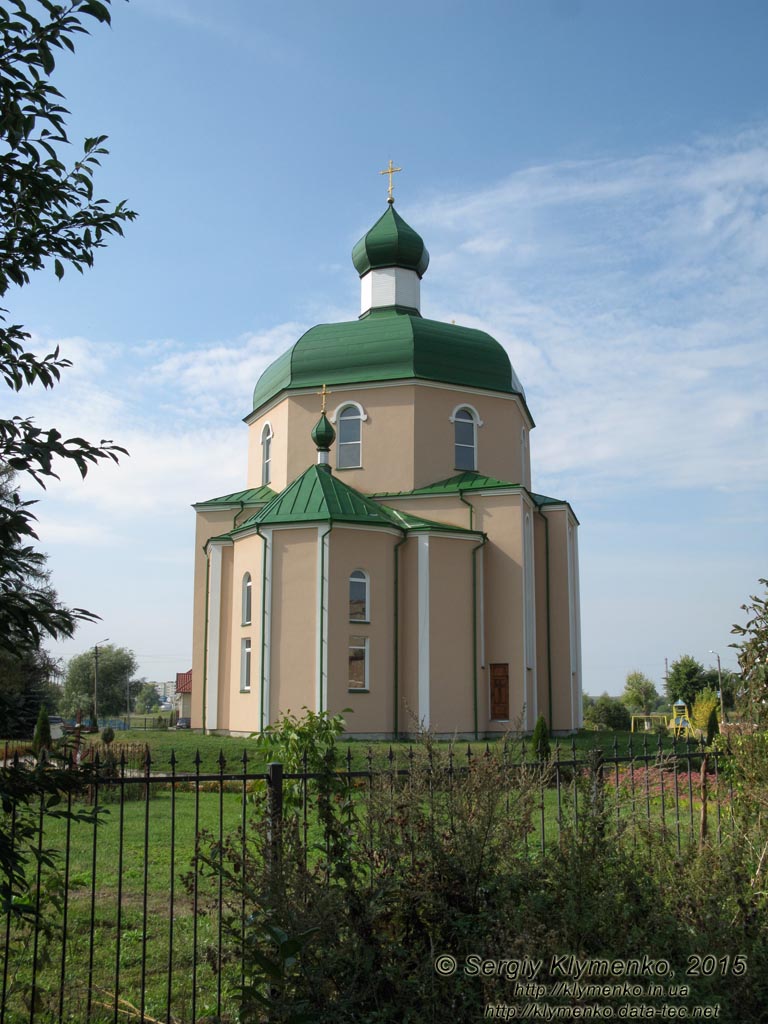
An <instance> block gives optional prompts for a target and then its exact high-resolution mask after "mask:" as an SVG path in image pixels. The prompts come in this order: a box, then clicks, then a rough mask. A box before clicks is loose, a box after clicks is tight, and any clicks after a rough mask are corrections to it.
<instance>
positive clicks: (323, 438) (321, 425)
mask: <svg viewBox="0 0 768 1024" xmlns="http://www.w3.org/2000/svg"><path fill="white" fill-rule="evenodd" d="M312 440H313V441H314V442H315V444H316V445H317V450H318V451H319V452H327V451H328V450H329V449H330V447H331V445H332V444H333V442H334V441H335V440H336V431H335V430H334V429H333V426H332V425H331V423H330V420H329V419H328V417H327V416H326V415H325V413H322V414H321V416H320V419H319V420H318V421H317V423H316V424H315V425H314V427H313V428H312Z"/></svg>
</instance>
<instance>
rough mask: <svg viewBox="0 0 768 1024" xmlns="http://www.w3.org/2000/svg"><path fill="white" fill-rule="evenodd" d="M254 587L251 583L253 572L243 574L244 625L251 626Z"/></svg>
mask: <svg viewBox="0 0 768 1024" xmlns="http://www.w3.org/2000/svg"><path fill="white" fill-rule="evenodd" d="M252 590H253V587H252V585H251V574H250V573H249V572H247V573H246V574H245V576H243V625H244V626H250V624H251V592H252Z"/></svg>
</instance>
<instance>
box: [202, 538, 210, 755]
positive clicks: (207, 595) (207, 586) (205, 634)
mask: <svg viewBox="0 0 768 1024" xmlns="http://www.w3.org/2000/svg"><path fill="white" fill-rule="evenodd" d="M203 551H204V552H205V629H204V631H203V703H202V707H201V712H202V721H201V725H202V727H203V735H204V736H205V698H206V691H207V687H208V614H209V608H208V605H209V604H210V599H211V560H210V558H209V557H208V541H206V542H205V544H203Z"/></svg>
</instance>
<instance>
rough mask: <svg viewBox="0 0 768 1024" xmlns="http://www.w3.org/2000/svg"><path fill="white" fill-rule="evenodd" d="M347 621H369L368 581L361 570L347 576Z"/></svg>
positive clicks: (366, 574)
mask: <svg viewBox="0 0 768 1024" xmlns="http://www.w3.org/2000/svg"><path fill="white" fill-rule="evenodd" d="M349 621H350V622H370V621H371V606H370V580H369V578H368V573H367V572H364V571H363V570H362V569H355V570H354V572H351V573H350V574H349Z"/></svg>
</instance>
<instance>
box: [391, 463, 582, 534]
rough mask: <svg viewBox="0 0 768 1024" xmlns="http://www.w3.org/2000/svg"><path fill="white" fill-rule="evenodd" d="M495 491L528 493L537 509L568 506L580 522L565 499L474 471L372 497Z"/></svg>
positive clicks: (575, 517) (413, 496)
mask: <svg viewBox="0 0 768 1024" xmlns="http://www.w3.org/2000/svg"><path fill="white" fill-rule="evenodd" d="M494 489H498V490H515V491H527V492H528V494H529V495H530V496H531V498H532V499H533V502H534V504H535V505H536V507H537V508H544V507H545V506H547V505H566V506H567V507H568V508H569V509H570V510H571V514H572V515H573V517H574V519H576V522H578V518H577V516H576V513H575V512H574V511H573V509H572V508H571V505H570V502H568V501H566V500H565V498H549V497H547V495H546V494H534V493H533V491H528V488H527V487H524V486H523V485H522V484H512V483H509V482H508V481H506V480H498V479H497V478H496V477H494V476H484V475H483V474H482V473H475V472H472V471H467V472H466V473H457V474H456V476H449V477H448V478H447V479H445V480H438V481H437V482H436V483H434V484H427V486H426V487H417V488H416V489H415V490H413V491H379V492H378V493H377V494H373V495H371V497H372V498H384V499H386V498H421V497H429V496H430V495H438V494H458V493H459V492H462V493H463V492H464V491H492V490H494Z"/></svg>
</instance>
